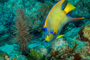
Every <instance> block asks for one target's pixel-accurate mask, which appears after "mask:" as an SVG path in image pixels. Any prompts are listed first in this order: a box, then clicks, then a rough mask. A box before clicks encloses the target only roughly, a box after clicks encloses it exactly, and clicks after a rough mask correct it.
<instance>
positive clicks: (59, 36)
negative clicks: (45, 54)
mask: <svg viewBox="0 0 90 60" xmlns="http://www.w3.org/2000/svg"><path fill="white" fill-rule="evenodd" d="M63 36H64V35H58V36H57V37H56V39H58V38H61V37H63Z"/></svg>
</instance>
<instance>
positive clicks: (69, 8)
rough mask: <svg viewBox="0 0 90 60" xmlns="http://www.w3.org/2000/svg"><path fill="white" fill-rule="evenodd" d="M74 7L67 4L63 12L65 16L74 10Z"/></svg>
mask: <svg viewBox="0 0 90 60" xmlns="http://www.w3.org/2000/svg"><path fill="white" fill-rule="evenodd" d="M75 8H76V7H75V6H73V5H72V4H71V3H68V4H67V6H66V7H65V9H64V11H65V13H66V14H67V13H68V12H70V11H71V10H73V9H75Z"/></svg>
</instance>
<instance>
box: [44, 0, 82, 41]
mask: <svg viewBox="0 0 90 60" xmlns="http://www.w3.org/2000/svg"><path fill="white" fill-rule="evenodd" d="M64 1H65V0H61V1H59V2H58V3H57V4H55V5H54V6H53V8H52V9H51V10H50V12H49V14H48V16H47V18H46V20H45V24H44V28H45V34H46V37H45V40H46V41H47V42H48V41H51V40H54V39H56V37H57V36H58V35H59V33H60V31H61V29H62V27H63V26H64V25H65V24H66V23H68V22H70V21H73V20H80V19H83V17H81V18H71V17H69V16H68V15H67V13H68V12H70V11H71V10H73V9H75V7H74V6H73V5H72V4H70V3H68V4H67V6H66V7H65V9H64V10H62V4H63V2H64Z"/></svg>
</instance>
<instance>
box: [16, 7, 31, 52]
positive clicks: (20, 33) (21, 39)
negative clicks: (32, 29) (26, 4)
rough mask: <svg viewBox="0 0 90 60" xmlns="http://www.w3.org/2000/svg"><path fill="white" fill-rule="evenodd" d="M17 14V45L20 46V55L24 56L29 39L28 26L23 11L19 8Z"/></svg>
mask: <svg viewBox="0 0 90 60" xmlns="http://www.w3.org/2000/svg"><path fill="white" fill-rule="evenodd" d="M17 12H18V13H16V17H15V20H16V21H15V23H16V25H15V27H16V31H15V32H16V38H17V43H18V44H19V45H20V48H21V50H22V54H26V49H27V44H28V42H29V38H30V34H29V28H28V24H27V23H26V21H27V18H26V17H25V12H24V10H23V9H21V8H19V9H18V10H17Z"/></svg>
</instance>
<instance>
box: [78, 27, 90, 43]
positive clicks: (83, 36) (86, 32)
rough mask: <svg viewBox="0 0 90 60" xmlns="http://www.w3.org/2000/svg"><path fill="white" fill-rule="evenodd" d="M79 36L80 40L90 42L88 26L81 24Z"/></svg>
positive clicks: (89, 28)
mask: <svg viewBox="0 0 90 60" xmlns="http://www.w3.org/2000/svg"><path fill="white" fill-rule="evenodd" d="M79 36H80V39H81V40H82V41H86V42H90V26H85V27H84V26H83V27H82V28H81V30H80V31H79Z"/></svg>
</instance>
